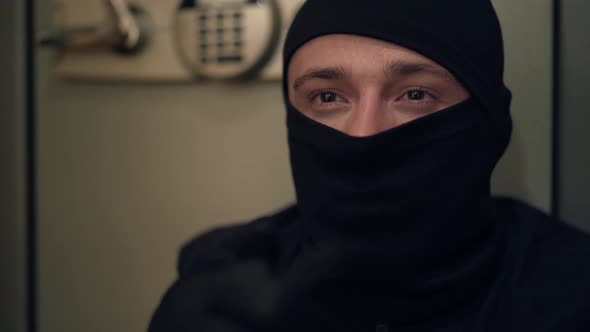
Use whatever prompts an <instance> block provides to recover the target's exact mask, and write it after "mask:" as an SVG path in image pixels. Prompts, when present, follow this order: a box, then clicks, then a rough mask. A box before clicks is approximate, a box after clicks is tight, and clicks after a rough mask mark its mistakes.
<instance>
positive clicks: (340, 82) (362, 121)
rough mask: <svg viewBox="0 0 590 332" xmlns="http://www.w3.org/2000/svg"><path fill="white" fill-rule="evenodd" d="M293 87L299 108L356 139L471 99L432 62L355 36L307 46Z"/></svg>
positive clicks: (292, 72)
mask: <svg viewBox="0 0 590 332" xmlns="http://www.w3.org/2000/svg"><path fill="white" fill-rule="evenodd" d="M386 68H393V70H386ZM288 83H289V99H290V101H291V103H292V104H293V105H294V106H295V108H297V109H298V110H299V111H300V112H302V113H303V114H304V115H306V116H308V117H309V118H311V119H313V120H315V121H318V122H320V123H323V124H325V125H327V126H330V127H332V128H334V129H337V130H340V131H342V132H344V133H347V134H350V135H353V136H368V135H373V134H377V133H379V132H381V131H385V130H388V129H391V128H393V127H395V126H398V125H401V124H403V123H406V122H409V121H412V120H415V119H417V118H420V117H422V116H426V115H428V114H432V113H434V112H437V111H439V110H442V109H445V108H448V107H450V106H452V105H455V104H457V103H460V102H462V101H464V100H466V99H467V98H468V97H469V93H468V91H467V90H466V89H465V88H464V87H463V86H462V85H461V84H460V83H459V82H458V81H457V80H456V79H455V78H454V77H453V76H452V75H451V74H450V73H449V72H447V71H446V70H445V69H444V68H442V67H441V66H439V65H438V64H436V63H435V62H433V61H432V60H430V59H428V58H426V57H424V56H422V55H420V54H418V53H416V52H413V51H411V50H409V49H406V48H403V47H401V46H398V45H395V44H392V43H387V42H384V41H380V40H376V39H371V38H367V37H360V36H354V35H326V36H322V37H318V38H316V39H314V40H312V41H310V42H308V43H307V44H305V45H303V46H302V47H301V48H300V49H299V50H298V51H297V52H296V53H295V55H294V56H293V58H292V60H291V62H290V64H289V70H288Z"/></svg>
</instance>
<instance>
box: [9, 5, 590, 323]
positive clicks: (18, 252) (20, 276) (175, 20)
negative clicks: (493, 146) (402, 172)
mask: <svg viewBox="0 0 590 332" xmlns="http://www.w3.org/2000/svg"><path fill="white" fill-rule="evenodd" d="M302 2H303V0H300V1H299V0H277V1H270V0H266V1H245V0H244V1H237V0H232V1H228V0H226V1H223V0H209V1H206V0H202V1H194V0H193V1H186V0H185V1H180V0H134V1H131V0H129V1H120V0H119V1H117V0H110V1H109V0H43V1H41V0H26V1H22V0H3V1H1V2H0V36H1V39H0V40H1V41H2V42H3V43H4V44H3V47H2V48H0V135H1V138H0V158H1V159H0V246H1V247H0V268H1V274H0V275H1V280H0V305H1V307H0V331H14V332H25V331H27V332H37V331H39V332H74V331H87V332H94V331H126V332H139V331H145V330H146V327H147V324H148V321H149V318H150V316H151V314H152V312H153V310H154V309H155V307H156V305H157V304H158V301H159V300H160V297H161V296H162V294H163V292H164V291H165V289H166V288H167V286H169V285H170V283H171V282H172V281H173V279H174V277H175V260H176V255H177V251H178V248H179V246H180V245H181V244H182V243H184V242H185V241H187V240H189V239H190V238H192V237H193V236H194V235H195V234H198V233H199V232H202V231H203V230H205V229H208V228H211V227H214V226H218V225H222V224H227V223H235V222H244V221H248V220H250V219H252V218H254V217H256V216H260V215H263V214H267V213H272V212H273V211H276V210H277V209H280V208H282V207H284V206H287V205H288V204H289V203H291V202H292V201H293V198H294V193H293V188H292V184H291V177H290V171H289V164H288V155H287V146H286V131H285V126H284V108H283V102H282V95H281V90H280V76H281V73H280V69H281V63H280V48H281V43H282V39H283V37H284V33H285V29H286V27H288V25H289V22H290V19H291V18H292V16H293V14H294V13H295V12H296V10H297V8H298V6H299V5H300V4H301V3H302ZM493 3H494V5H495V7H496V9H497V11H498V14H499V16H500V20H501V23H502V26H503V30H504V37H505V49H506V81H507V84H508V85H509V87H510V88H511V89H512V91H513V94H514V101H513V107H512V112H513V117H514V121H515V132H514V135H513V140H512V143H511V146H510V148H509V151H508V153H507V154H506V155H505V157H504V159H503V160H502V162H501V163H500V165H499V166H498V168H497V170H496V172H495V175H494V192H495V193H496V194H498V195H508V196H513V197H516V198H519V199H522V200H524V201H527V202H529V203H530V204H533V205H535V206H537V207H538V208H540V209H542V210H544V211H546V212H548V213H552V214H554V215H555V216H557V217H559V218H561V219H563V220H564V221H566V222H569V223H571V224H573V225H575V226H576V227H579V228H582V229H585V230H587V231H590V207H589V204H588V197H589V196H590V175H588V169H590V156H589V153H588V148H587V146H586V144H588V143H590V134H589V133H588V130H587V128H586V126H587V123H589V122H590V113H588V112H587V110H589V109H590V98H588V97H587V92H586V86H587V82H588V79H589V78H590V67H589V66H588V61H587V59H590V39H588V38H587V36H586V34H585V31H588V26H587V22H586V14H587V13H588V12H590V2H588V1H583V0H568V1H558V0H521V1H511V0H493Z"/></svg>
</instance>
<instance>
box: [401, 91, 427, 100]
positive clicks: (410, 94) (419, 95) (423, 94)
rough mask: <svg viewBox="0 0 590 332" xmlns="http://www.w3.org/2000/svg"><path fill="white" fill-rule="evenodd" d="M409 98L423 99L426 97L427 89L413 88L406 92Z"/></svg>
mask: <svg viewBox="0 0 590 332" xmlns="http://www.w3.org/2000/svg"><path fill="white" fill-rule="evenodd" d="M406 96H407V97H408V99H409V100H423V99H424V98H426V91H423V90H412V91H408V92H407V93H406Z"/></svg>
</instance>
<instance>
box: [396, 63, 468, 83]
mask: <svg viewBox="0 0 590 332" xmlns="http://www.w3.org/2000/svg"><path fill="white" fill-rule="evenodd" d="M417 73H430V74H433V75H435V76H438V77H440V78H442V79H444V80H448V81H456V80H457V79H456V78H455V76H453V74H451V73H450V72H448V71H447V70H446V69H444V68H441V67H438V66H433V65H431V64H428V63H416V62H403V61H392V62H390V63H388V64H387V65H386V66H385V75H386V76H387V77H396V76H397V75H403V76H408V75H412V74H417Z"/></svg>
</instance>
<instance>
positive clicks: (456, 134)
mask: <svg viewBox="0 0 590 332" xmlns="http://www.w3.org/2000/svg"><path fill="white" fill-rule="evenodd" d="M284 64H285V67H284V68H285V71H284V73H285V75H284V76H285V77H284V79H283V89H284V93H285V102H286V106H287V125H288V130H289V148H290V153H291V164H292V170H293V179H294V183H295V188H296V192H297V203H296V205H295V206H293V207H291V208H289V209H287V210H284V211H282V212H280V213H278V214H276V215H273V216H269V217H265V218H261V219H259V220H256V221H253V222H250V223H247V224H242V225H238V226H232V227H225V228H222V229H218V230H214V231H212V232H209V233H207V234H204V235H202V236H200V237H198V238H197V239H195V240H194V241H192V242H191V243H189V244H188V245H187V246H185V247H184V249H183V251H182V253H181V256H180V261H179V278H178V280H177V281H176V282H175V283H174V285H173V286H172V287H171V288H170V290H169V291H168V292H167V294H166V296H165V297H164V299H163V300H162V303H161V304H160V307H159V308H158V310H157V311H156V313H155V315H154V318H153V320H152V323H151V327H150V331H152V332H157V331H535V332H544V331H560V332H561V331H590V314H589V313H590V238H589V237H588V236H587V235H585V234H583V233H581V232H579V231H577V230H574V229H572V228H571V227H569V226H567V225H566V224H564V223H561V222H559V221H556V220H553V219H552V218H550V217H548V216H546V215H545V214H543V213H542V212H540V211H538V210H536V209H534V208H532V207H529V206H527V205H525V204H523V203H519V202H517V201H513V200H509V199H494V198H492V197H491V196H490V177H491V173H492V171H493V169H494V167H495V165H496V163H497V161H498V160H499V158H500V157H501V155H502V154H503V153H504V150H505V149H506V146H507V145H508V142H509V138H510V132H511V120H510V114H509V105H510V98H511V96H510V92H509V90H508V89H507V88H506V87H505V85H504V83H503V78H502V76H503V50H502V37H501V32H500V27H499V24H498V20H497V17H496V15H495V12H494V10H493V8H492V5H491V3H490V2H489V0H446V1H440V0H412V1H402V0H390V1H383V0H365V1H362V2H358V1H352V0H308V1H307V2H306V4H305V5H304V6H303V8H302V9H301V11H300V12H299V13H298V15H297V16H296V17H295V19H294V22H293V24H292V26H291V28H290V30H289V34H288V37H287V40H286V43H285V48H284Z"/></svg>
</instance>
